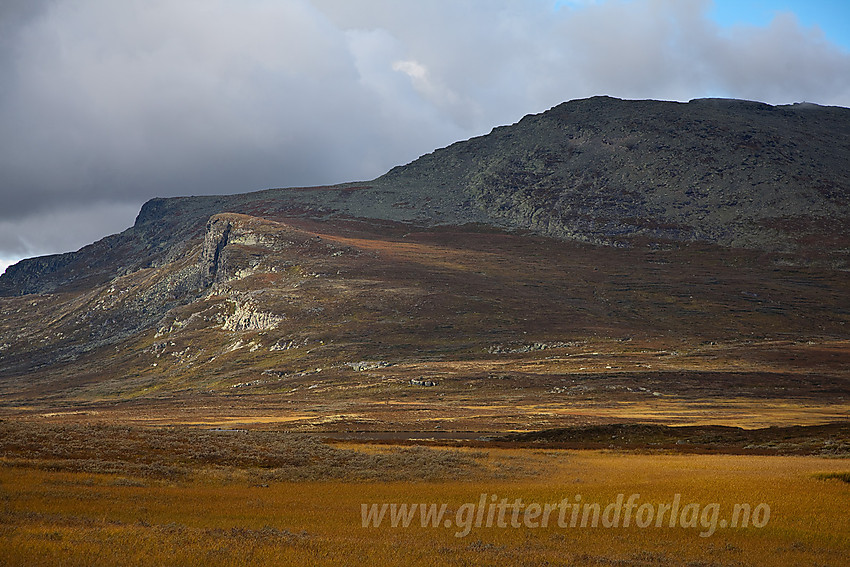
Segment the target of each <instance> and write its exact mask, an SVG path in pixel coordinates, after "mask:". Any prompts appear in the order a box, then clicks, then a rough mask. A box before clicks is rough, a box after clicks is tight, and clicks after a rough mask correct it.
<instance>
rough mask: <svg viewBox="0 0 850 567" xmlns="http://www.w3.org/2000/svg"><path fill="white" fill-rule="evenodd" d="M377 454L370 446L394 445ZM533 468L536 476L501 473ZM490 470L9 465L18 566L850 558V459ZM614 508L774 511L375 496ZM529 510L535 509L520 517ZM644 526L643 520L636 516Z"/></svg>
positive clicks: (527, 452)
mask: <svg viewBox="0 0 850 567" xmlns="http://www.w3.org/2000/svg"><path fill="white" fill-rule="evenodd" d="M392 450H393V449H392V448H370V449H369V452H370V453H373V452H380V451H392ZM520 463H521V464H522V468H523V469H524V470H526V471H528V470H532V471H533V472H534V474H531V475H529V474H518V475H512V476H511V477H510V478H498V477H494V476H493V475H492V474H490V473H488V472H486V471H488V470H489V471H496V472H497V473H498V471H509V470H511V466H512V465H519V464H520ZM484 465H485V469H484V472H482V473H481V474H479V475H478V476H477V477H476V478H474V479H472V480H470V479H461V480H457V479H456V480H446V481H436V482H410V481H394V482H365V483H364V482H352V481H340V480H331V481H305V482H270V483H268V484H269V485H268V486H257V485H256V478H255V477H252V476H241V475H238V474H234V471H231V470H227V469H221V468H205V469H201V470H199V471H198V472H197V473H196V474H195V475H193V476H191V477H190V478H185V479H182V480H179V481H176V482H175V481H169V480H157V479H150V478H133V477H127V476H118V475H109V474H89V473H82V472H62V471H49V470H42V469H35V468H28V467H20V466H18V467H9V466H4V467H0V564H2V565H59V564H61V565H68V566H74V565H103V566H109V565H116V566H117V565H122V566H125V565H210V566H225V565H520V564H522V565H544V564H545V565H693V566H699V565H766V566H769V565H776V566H785V565H833V566H839V565H844V564H846V563H845V562H846V557H847V556H848V554H850V525H848V522H847V515H846V510H847V508H848V505H850V485H848V484H847V483H846V482H843V481H841V480H840V479H828V480H823V479H822V478H819V476H818V475H821V473H830V472H841V471H846V470H847V469H848V468H850V467H848V466H847V462H846V461H844V460H835V459H832V460H831V459H823V458H818V457H753V456H747V457H742V456H729V455H638V454H625V453H607V452H596V451H540V450H531V449H493V450H490V451H489V455H488V456H487V457H486V459H484ZM482 493H483V494H486V495H492V494H497V495H498V497H499V498H500V499H501V498H508V499H509V500H510V501H513V500H515V499H516V498H522V500H523V501H524V502H526V503H529V502H538V503H547V502H558V501H560V500H561V499H563V498H571V499H574V497H575V495H576V494H580V495H581V496H582V499H583V502H594V501H595V502H599V503H601V504H602V505H603V506H604V505H605V504H606V503H608V502H612V501H614V500H615V499H616V497H617V494H619V493H623V494H625V496H626V497H628V496H629V495H630V494H633V493H639V494H640V500H639V502H641V503H643V502H658V503H660V502H669V501H670V500H671V499H673V497H674V495H675V494H677V493H678V494H681V499H682V502H683V504H684V503H685V502H696V503H700V504H701V505H703V506H704V505H706V504H709V503H715V502H716V503H718V504H719V505H720V517H721V518H724V517H727V516H728V514H730V511H731V509H732V506H733V505H734V504H736V503H750V504H752V505H756V504H758V503H761V502H764V503H767V504H768V505H769V506H770V511H771V513H770V518H769V522H768V523H767V525H765V526H764V527H762V528H755V527H752V526H750V527H748V528H746V529H740V528H739V529H728V528H727V529H721V528H718V529H717V531H716V532H715V533H714V534H713V535H711V536H710V537H700V531H702V530H701V528H699V527H698V528H681V527H676V528H669V527H661V528H656V527H654V525H653V526H650V527H647V528H643V529H641V528H637V527H634V525H632V526H631V527H629V528H622V527H620V528H607V529H606V528H603V527H601V526H600V527H597V528H590V527H588V528H585V529H581V528H560V527H558V526H557V522H556V521H555V519H554V516H553V518H552V522H551V524H550V525H549V527H547V528H535V529H532V528H528V527H521V528H511V527H508V528H497V527H492V528H486V527H481V528H474V527H473V528H472V529H471V532H470V533H469V534H468V535H467V536H465V537H455V533H456V532H457V528H456V527H451V528H446V527H437V528H432V527H426V528H423V527H420V526H419V524H418V519H417V521H415V522H413V523H412V524H411V526H410V527H408V528H401V527H397V528H392V527H390V526H389V525H388V524H387V523H386V522H385V523H384V524H383V525H382V527H380V528H374V527H368V528H364V527H362V522H361V507H360V505H361V504H362V503H367V504H371V503H385V502H386V503H393V502H395V503H419V502H422V503H437V504H440V503H446V504H447V505H448V510H449V511H448V514H449V515H448V516H447V517H449V518H454V517H455V512H456V511H457V510H458V508H459V507H460V506H461V505H462V504H464V503H467V502H471V503H474V502H478V500H479V497H480V495H481V494H482ZM520 517H521V516H520ZM633 521H634V520H633Z"/></svg>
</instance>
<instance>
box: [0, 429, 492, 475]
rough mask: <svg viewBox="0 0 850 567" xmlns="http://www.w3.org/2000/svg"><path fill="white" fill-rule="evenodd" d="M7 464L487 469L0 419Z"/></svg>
mask: <svg viewBox="0 0 850 567" xmlns="http://www.w3.org/2000/svg"><path fill="white" fill-rule="evenodd" d="M0 456H2V461H0V462H2V464H4V465H5V466H23V467H34V468H41V469H45V470H54V471H71V472H88V473H106V474H114V475H124V476H132V477H147V478H154V479H166V480H179V479H186V478H188V477H190V476H192V475H194V474H200V473H205V474H209V473H210V471H216V473H217V474H218V475H219V476H222V475H226V474H227V472H228V471H230V472H231V473H232V474H236V475H238V476H241V477H244V476H246V475H247V476H255V477H257V478H260V479H262V480H265V481H269V480H276V481H283V480H329V479H347V480H376V481H377V480H380V481H388V480H436V479H448V478H451V479H458V478H471V477H474V476H475V475H480V474H486V470H485V468H484V467H483V466H482V464H481V461H482V459H483V458H484V457H486V453H485V452H483V451H471V450H435V449H431V448H427V447H418V446H412V447H393V448H391V449H389V450H384V451H368V452H367V451H358V450H354V449H350V448H339V447H333V446H331V445H328V444H326V443H323V442H322V441H321V440H319V439H317V438H316V437H314V436H311V435H307V434H300V433H285V432H277V431H253V430H251V431H248V430H244V431H243V430H230V431H228V430H202V429H197V428H189V427H183V428H178V427H162V428H144V427H127V426H115V425H87V424H66V425H56V424H43V423H37V422H11V421H3V422H0Z"/></svg>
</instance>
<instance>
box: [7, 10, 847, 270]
mask: <svg viewBox="0 0 850 567" xmlns="http://www.w3.org/2000/svg"><path fill="white" fill-rule="evenodd" d="M552 5H553V2H551V1H549V0H539V1H536V2H532V1H519V0H452V1H448V0H434V1H429V2H413V1H411V2H404V1H399V0H363V1H358V2H350V1H349V0H312V1H309V0H285V1H280V0H252V1H251V2H229V1H226V0H181V1H174V0H150V1H145V2H142V1H136V0H130V1H127V2H114V1H112V0H75V1H71V0H53V1H52V2H46V1H45V2H22V1H20V0H14V1H7V2H5V3H3V4H2V7H0V31H3V32H4V33H2V34H0V38H2V39H0V49H2V52H0V76H2V77H4V79H5V80H4V81H3V82H2V84H0V123H2V125H3V128H2V129H0V197H1V198H2V206H0V223H5V224H0V226H2V227H6V228H4V229H3V230H5V231H6V233H5V236H3V232H2V231H0V257H11V256H14V255H21V254H30V253H47V252H55V251H60V250H68V249H71V247H72V246H78V245H79V244H81V243H84V242H85V241H84V240H82V239H83V238H88V239H92V240H93V239H94V238H96V236H97V234H98V233H97V231H98V230H99V231H100V232H99V234H100V235H104V234H106V233H107V232H108V231H115V230H118V229H117V228H116V227H115V226H114V225H115V224H116V223H112V224H109V223H107V222H104V221H99V220H98V217H97V215H95V216H94V217H92V218H87V219H86V221H87V227H88V228H91V229H92V231H94V232H85V231H83V230H82V229H75V222H76V221H74V214H73V213H67V214H66V218H65V221H62V222H59V223H58V224H61V225H63V226H64V225H67V232H63V234H66V235H67V234H70V233H75V234H77V238H75V239H70V240H69V239H67V238H61V237H59V236H58V235H55V234H54V235H52V236H51V234H52V233H51V232H50V231H46V232H45V231H42V232H43V236H44V237H43V238H40V239H38V238H35V237H34V236H32V234H33V233H36V232H39V230H38V228H37V227H38V226H40V224H47V223H50V222H51V219H52V220H53V221H54V222H55V221H56V219H57V217H55V216H54V217H50V215H56V214H58V213H56V211H57V210H65V211H66V212H67V211H75V210H85V209H87V208H92V209H96V208H97V207H106V208H108V207H124V208H125V209H126V210H125V212H124V213H122V215H124V216H121V219H122V221H121V222H126V221H127V219H128V218H129V217H130V215H129V214H127V212H126V211H127V210H129V209H130V208H131V207H137V206H138V204H139V203H141V202H143V201H145V200H146V199H148V198H150V197H153V196H168V195H182V194H201V193H223V192H224V193H231V192H239V191H249V190H255V189H262V188H265V187H272V186H293V185H315V184H325V183H333V182H340V181H349V180H358V179H368V178H371V177H374V176H377V175H379V174H381V173H383V172H384V171H386V170H387V169H389V168H390V167H392V166H393V165H397V164H399V163H404V162H407V161H409V160H411V159H414V158H415V157H417V156H418V155H420V154H422V153H424V152H427V151H430V150H432V149H434V148H435V147H438V146H443V145H446V144H449V143H451V142H453V141H455V140H458V139H462V138H467V137H470V136H473V135H478V134H482V133H486V132H487V131H489V129H490V128H491V127H492V126H494V125H498V124H504V123H510V122H513V121H515V120H517V119H519V118H520V117H521V116H522V115H524V114H526V113H529V112H539V111H542V110H545V109H546V108H548V107H550V106H552V105H555V104H557V103H559V102H562V101H564V100H569V99H573V98H579V97H584V96H591V95H595V94H609V95H612V96H618V97H622V98H657V99H674V100H688V99H690V98H695V97H700V96H733V97H740V98H750V99H756V100H762V101H765V102H772V103H787V102H794V101H800V100H809V101H813V102H819V103H824V104H840V105H845V106H846V105H850V54H848V53H846V52H845V51H842V50H841V49H839V48H837V47H836V46H835V45H833V44H831V43H829V42H827V41H826V40H825V39H824V38H823V37H822V36H820V35H819V34H818V31H817V30H816V29H808V28H804V27H802V26H801V25H800V24H799V23H798V22H797V21H796V20H795V19H794V18H793V17H792V16H790V15H787V14H786V15H780V16H779V17H777V18H776V19H775V20H774V21H773V22H772V23H771V24H770V25H769V26H766V27H763V28H754V27H741V28H735V29H731V30H723V29H720V28H718V27H717V26H716V25H715V24H714V23H712V22H711V21H710V20H709V19H708V17H707V13H708V9H709V8H710V2H708V1H706V0H688V1H673V0H634V1H631V2H624V1H620V0H609V1H607V2H598V3H590V4H587V5H584V6H581V7H573V8H564V9H561V10H560V11H558V12H554V11H553V10H552ZM6 32H8V33H6ZM115 215H117V213H115ZM118 216H120V215H118ZM129 221H132V218H129ZM117 224H121V223H117ZM75 231H76V232H75ZM13 233H15V234H17V235H18V236H17V237H16V238H18V240H15V239H14V238H12V237H11V236H9V235H11V234H13ZM27 234H29V235H30V236H26V235H27ZM25 237H26V238H28V239H29V240H26V238H25ZM20 238H24V240H25V241H27V242H30V243H31V244H30V245H28V246H23V245H22V244H21V240H20ZM72 243H73V244H72Z"/></svg>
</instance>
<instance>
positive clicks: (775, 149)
mask: <svg viewBox="0 0 850 567" xmlns="http://www.w3.org/2000/svg"><path fill="white" fill-rule="evenodd" d="M847 155H850V110H848V109H845V108H841V107H824V106H818V105H813V104H810V103H805V104H793V105H783V106H771V105H767V104H764V103H758V102H751V101H739V100H734V99H695V100H692V101H689V102H687V103H679V102H665V101H628V100H620V99H615V98H611V97H592V98H588V99H580V100H574V101H569V102H565V103H562V104H559V105H557V106H555V107H553V108H552V109H550V110H548V111H546V112H543V113H540V114H532V115H527V116H525V117H523V118H522V119H521V120H520V121H519V122H517V123H515V124H513V125H509V126H500V127H496V128H494V129H493V130H492V131H491V132H490V133H489V134H486V135H483V136H478V137H475V138H471V139H469V140H465V141H459V142H456V143H454V144H451V145H449V146H447V147H445V148H440V149H438V150H435V151H434V152H431V153H429V154H425V155H423V156H421V157H420V158H418V159H416V160H414V161H413V162H411V163H409V164H406V165H402V166H397V167H394V168H392V169H391V170H390V171H388V172H387V173H386V174H384V175H382V176H380V177H378V178H376V179H374V180H372V181H367V182H352V183H346V184H340V185H335V186H329V187H308V188H288V189H267V190H263V191H257V192H251V193H241V194H236V195H228V196H199V197H172V198H154V199H151V200H150V201H148V202H147V203H145V204H144V205H143V206H142V208H141V210H140V212H139V214H138V216H137V218H136V221H135V223H134V225H133V227H131V228H130V229H128V230H126V231H124V232H122V233H120V234H117V235H112V236H109V237H106V238H104V239H102V240H100V241H98V242H96V243H93V244H91V245H89V246H86V247H84V248H82V249H81V250H79V251H77V252H69V253H64V254H57V255H51V256H44V257H39V258H32V259H26V260H23V261H21V262H19V263H18V264H15V265H13V266H10V267H9V268H8V269H7V270H6V273H5V274H3V275H2V276H0V296H14V295H26V294H29V293H46V292H52V291H57V290H62V289H74V288H75V287H85V286H86V285H88V283H87V282H103V281H107V280H108V279H110V278H112V277H116V276H118V275H121V274H125V273H129V272H131V271H133V270H138V269H141V268H143V267H147V266H152V265H158V264H159V263H162V262H166V261H168V258H173V257H175V256H176V255H179V254H180V253H181V252H182V251H183V250H185V246H186V242H188V241H189V240H191V239H193V238H195V239H196V238H200V237H202V231H203V227H204V225H205V223H206V221H207V220H208V219H209V218H210V217H211V216H213V215H215V214H218V213H222V212H235V213H243V214H254V215H257V216H264V215H265V216H271V217H275V216H278V217H279V216H304V217H308V218H319V219H321V218H324V219H327V218H351V217H354V218H365V219H374V220H379V221H392V222H402V223H409V224H412V225H416V226H437V225H464V224H469V223H479V224H484V225H490V226H493V227H496V228H499V229H505V230H527V231H530V232H532V233H536V234H541V235H545V236H551V237H555V238H559V239H567V240H579V241H585V242H590V243H595V244H603V245H614V246H630V240H632V239H634V238H644V239H646V238H648V239H652V240H655V241H672V242H690V241H703V242H710V243H714V244H720V245H722V246H728V247H743V248H754V249H761V250H765V251H771V252H776V251H786V252H795V251H796V252H801V253H802V254H803V255H807V256H812V255H816V256H820V257H822V258H823V259H824V261H827V262H832V263H833V264H835V265H844V266H846V265H848V257H847V244H848V243H847V241H846V239H843V238H841V234H846V233H847V232H848V231H847V230H846V229H848V228H850V160H847V159H844V158H845V157H846V156H847ZM836 239H837V240H836Z"/></svg>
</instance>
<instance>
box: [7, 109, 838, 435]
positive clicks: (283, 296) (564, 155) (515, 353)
mask: <svg viewBox="0 0 850 567" xmlns="http://www.w3.org/2000/svg"><path fill="white" fill-rule="evenodd" d="M848 157H850V110H848V109H844V108H832V107H821V106H817V105H812V104H795V105H788V106H769V105H766V104H760V103H754V102H746V101H737V100H719V99H707V100H694V101H691V102H689V103H674V102H657V101H623V100H617V99H612V98H608V97H594V98H591V99H586V100H577V101H572V102H567V103H564V104H561V105H559V106H557V107H554V108H552V109H551V110H549V111H547V112H544V113H542V114H538V115H531V116H526V117H525V118H523V119H522V120H521V121H519V122H518V123H516V124H514V125H511V126H505V127H499V128H496V129H494V130H493V131H492V132H491V133H490V134H488V135H486V136H481V137H478V138H473V139H471V140H467V141H464V142H458V143H455V144H453V145H451V146H449V147H447V148H443V149H439V150H436V151H434V152H433V153H431V154H428V155H425V156H422V157H420V158H419V159H417V160H416V161H414V162H412V163H410V164H408V165H405V166H399V167H396V168H394V169H392V170H391V171H389V172H388V173H387V174H385V175H383V176H381V177H379V178H377V179H374V180H372V181H368V182H358V183H348V184H343V185H337V186H331V187H308V188H289V189H269V190H265V191H259V192H254V193H245V194H239V195H230V196H205V197H180V198H169V199H153V200H151V201H149V202H148V203H146V204H145V205H144V206H143V207H142V209H141V211H140V213H139V215H138V217H137V219H136V222H135V224H134V226H133V227H131V228H130V229H128V230H126V231H124V232H122V233H120V234H117V235H113V236H109V237H107V238H104V239H102V240H100V241H98V242H96V243H94V244H91V245H89V246H86V247H85V248H83V249H81V250H79V251H77V252H73V253H67V254H60V255H53V256H46V257H42V258H33V259H28V260H24V261H22V262H20V263H18V264H16V265H14V266H11V267H10V268H8V269H7V271H6V273H5V274H3V275H2V276H0V315H2V319H0V394H2V396H4V398H5V399H6V400H7V401H8V403H13V402H14V403H24V402H26V403H35V402H36V401H38V403H53V402H51V400H54V401H55V400H65V401H66V402H67V401H68V400H77V401H78V402H80V403H83V402H85V403H90V402H92V401H93V400H125V401H126V400H136V399H144V400H160V401H161V400H165V399H169V400H171V399H176V398H175V397H177V398H180V399H184V398H186V397H188V398H191V399H194V398H195V397H197V396H201V395H202V394H203V395H219V394H221V393H222V392H226V393H234V392H238V393H240V395H241V394H242V393H244V392H252V393H261V394H263V395H266V394H275V395H280V396H295V397H296V398H297V397H298V396H301V395H304V396H308V395H314V394H317V393H322V395H323V396H324V399H325V400H326V401H327V400H349V397H350V396H353V395H355V394H357V395H361V394H362V393H363V392H367V393H369V392H372V393H375V394H376V395H384V394H385V393H386V392H394V391H396V390H397V389H398V388H400V387H401V386H402V385H404V386H409V385H410V384H414V385H422V384H432V383H433V384H437V383H442V384H443V385H444V386H445V385H446V384H454V386H452V387H453V388H455V390H456V392H455V393H457V395H458V396H460V395H461V394H460V393H458V392H466V391H468V390H467V388H473V389H477V388H479V387H480V388H483V390H482V391H486V392H489V394H487V395H491V394H492V395H495V393H496V392H502V393H503V390H504V388H503V387H504V386H505V385H506V384H512V388H513V389H514V390H518V391H519V390H524V389H528V391H538V390H540V389H541V388H542V389H543V390H540V391H546V392H549V391H550V390H551V389H553V388H554V389H558V388H564V387H566V386H564V383H563V381H564V380H565V378H564V376H566V375H579V374H581V375H582V376H584V383H583V387H585V388H587V389H585V390H581V389H579V390H576V392H579V393H582V395H585V394H587V392H596V393H594V394H592V395H591V394H587V395H589V396H590V397H591V398H592V399H593V400H599V399H602V398H604V397H605V396H603V395H602V394H601V393H600V392H603V393H606V392H607V394H606V395H609V394H611V392H619V393H617V394H616V395H621V394H622V395H627V396H629V395H631V393H635V392H640V393H639V394H635V395H640V396H644V395H646V394H645V392H646V391H648V390H649V388H650V385H651V384H657V383H659V381H660V382H661V383H663V384H664V387H665V388H668V389H670V391H675V392H677V394H676V395H681V396H685V397H687V396H690V395H697V393H700V394H699V395H703V394H706V392H708V391H710V392H713V393H712V394H711V395H718V392H723V393H727V392H729V391H737V390H736V388H739V387H742V386H741V384H744V383H746V388H748V390H747V392H750V394H752V392H753V391H757V392H758V395H755V394H753V396H754V397H756V398H758V397H759V396H768V394H767V393H766V392H768V391H769V392H774V393H773V394H770V396H773V395H774V394H775V391H776V390H775V389H776V388H780V387H781V388H783V389H784V390H783V391H785V392H797V393H798V394H799V393H800V392H802V393H804V394H805V396H810V395H815V396H816V397H818V396H822V397H823V399H827V398H829V397H830V396H832V398H830V399H834V398H835V392H840V393H841V395H842V396H843V395H844V393H846V383H845V378H844V377H845V376H846V372H845V366H844V365H846V362H845V361H844V358H842V357H841V356H843V355H840V356H839V359H838V361H832V359H831V358H830V356H832V354H830V355H829V356H827V355H826V354H824V353H825V352H828V353H833V349H837V352H841V353H843V352H844V349H845V347H846V344H847V339H848V337H847V329H846V325H845V324H846V323H847V321H848V319H850V299H848V298H850V293H848V292H850V289H848V278H847V277H846V271H847V269H848V251H850V231H848V226H850V222H849V221H850V159H848ZM600 353H601V354H600ZM606 353H607V354H606ZM788 353H794V356H793V357H791V358H793V360H791V358H789V356H790V355H789V354H788ZM579 355H581V356H579ZM603 355H605V356H606V358H605V361H606V362H605V364H600V360H597V358H596V357H597V356H603ZM582 356H583V357H584V358H582ZM680 356H683V357H684V358H679V357H680ZM671 357H672V358H671ZM824 357H826V358H824ZM827 359H828V360H827ZM707 360H710V361H711V362H706V363H705V365H704V366H705V367H703V366H701V364H703V362H705V361H707ZM612 361H617V362H612ZM700 361H702V362H700ZM620 365H625V366H624V367H625V368H628V369H630V370H629V371H628V372H627V373H625V374H623V371H616V369H618V368H624V367H621V366H620ZM836 365H837V366H836ZM847 366H848V367H850V365H847ZM801 369H803V370H805V376H806V378H805V379H803V385H801V383H800V382H799V380H800V378H799V374H800V371H801ZM618 372H619V373H618ZM706 372H708V374H706ZM718 372H722V373H723V374H722V379H721V378H719V376H720V375H719V374H718ZM614 374H616V376H618V377H619V378H617V379H616V380H614V381H613V382H612V380H613V379H612V375H614ZM742 376H743V377H744V378H741V377H742ZM366 378H368V380H367V381H366V382H368V383H364V382H363V380H364V379H366ZM620 379H622V380H624V381H622V380H621V381H620V382H618V381H617V380H620ZM718 380H721V382H722V384H723V386H722V387H721V386H718V384H719V382H718ZM470 381H471V382H470ZM358 384H359V385H358ZM608 386H611V387H612V388H614V390H611V389H610V388H608ZM425 387H427V386H425ZM570 387H572V386H570ZM308 388H312V390H310V391H309V392H308ZM450 390H451V388H449V389H448V390H445V389H444V390H442V392H443V393H445V392H448V391H450ZM470 391H471V390H470ZM476 391H477V390H476ZM551 391H555V390H551ZM623 392H630V393H629V394H624V393H623ZM812 392H816V394H812ZM656 393H657V392H656ZM441 395H442V394H441ZM611 395H614V394H611ZM748 395H749V394H748ZM789 395H790V394H789ZM794 395H797V394H794ZM800 395H803V394H800ZM600 396H601V397H600ZM768 397H769V396H768ZM188 398H186V399H188ZM293 399H294V398H293ZM606 399H608V398H606ZM818 399H819V400H820V399H821V398H818ZM15 400H17V401H15ZM339 403H343V402H342V401H340V402H339ZM345 403H348V402H345ZM830 403H832V402H830ZM550 425H551V423H550Z"/></svg>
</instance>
